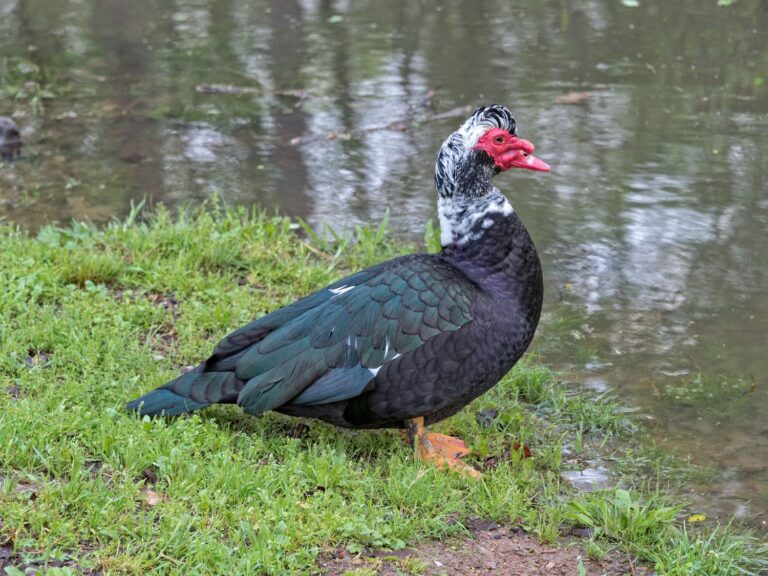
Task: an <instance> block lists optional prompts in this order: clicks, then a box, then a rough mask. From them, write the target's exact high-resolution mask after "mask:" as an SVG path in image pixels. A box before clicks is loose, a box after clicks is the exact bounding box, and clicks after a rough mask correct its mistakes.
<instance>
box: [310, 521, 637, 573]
mask: <svg viewBox="0 0 768 576" xmlns="http://www.w3.org/2000/svg"><path fill="white" fill-rule="evenodd" d="M579 559H581V562H582V563H583V566H584V569H585V570H586V574H587V575H588V576H624V575H637V576H641V575H647V574H650V572H648V571H647V570H645V569H643V568H641V567H638V566H630V560H629V558H627V557H625V556H622V555H621V554H619V553H614V554H611V555H609V556H608V557H606V558H605V559H604V560H602V561H596V560H590V559H589V558H587V555H586V553H585V552H584V550H583V549H582V547H580V546H579V543H578V541H576V542H575V543H573V545H563V546H561V547H553V546H547V545H544V544H542V543H541V542H539V540H538V539H537V538H536V537H534V536H531V535H529V534H525V533H524V532H522V531H510V530H509V529H507V528H504V527H500V526H497V525H496V524H494V523H492V522H488V523H487V527H486V526H483V525H482V524H479V525H478V527H477V528H474V529H473V530H472V534H471V535H470V536H468V537H466V538H459V539H453V540H447V541H445V542H436V541H433V542H426V543H424V544H422V545H421V546H418V547H417V548H413V549H409V550H402V551H399V552H384V553H381V552H378V553H374V554H368V555H366V554H360V555H353V554H349V553H348V552H346V551H345V550H338V551H336V552H335V553H332V554H329V555H327V556H326V557H325V558H322V559H321V562H320V564H319V569H320V573H321V574H323V575H324V576H344V575H345V574H347V573H350V574H354V573H355V570H360V573H361V574H370V573H374V574H377V576H401V575H402V574H404V573H405V574H407V573H411V572H410V570H408V567H413V573H417V574H424V575H425V576H491V575H493V576H531V575H535V574H546V575H550V576H576V575H577V574H579V570H578V566H579ZM404 569H405V570H406V571H405V572H404Z"/></svg>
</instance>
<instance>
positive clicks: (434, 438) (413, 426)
mask: <svg viewBox="0 0 768 576" xmlns="http://www.w3.org/2000/svg"><path fill="white" fill-rule="evenodd" d="M407 426H408V428H407V430H405V431H404V432H406V434H407V435H408V439H409V441H410V444H411V447H413V450H414V452H415V453H416V455H417V456H418V457H419V458H421V459H422V460H424V461H425V462H432V463H434V464H435V466H437V467H438V468H443V469H450V470H455V471H456V472H458V473H460V474H463V475H467V476H470V477H472V478H480V477H481V476H482V474H481V473H480V472H478V471H477V470H475V469H474V468H472V466H470V465H469V464H465V463H464V462H462V461H461V460H459V458H461V457H462V456H466V455H467V454H469V453H470V452H471V451H470V449H469V448H467V445H466V444H465V443H464V441H463V440H460V439H459V438H454V437H453V436H446V435H445V434H437V433H436V432H427V431H426V429H425V428H424V418H421V417H420V418H413V419H412V420H408V421H407ZM404 436H405V434H404Z"/></svg>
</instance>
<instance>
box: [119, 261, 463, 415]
mask: <svg viewBox="0 0 768 576" xmlns="http://www.w3.org/2000/svg"><path fill="white" fill-rule="evenodd" d="M476 290H477V287H476V286H475V285H474V284H472V283H471V282H470V281H469V280H468V279H467V278H466V277H465V276H464V274H463V273H461V271H460V270H458V269H457V268H456V267H454V266H453V265H452V264H450V263H448V262H446V261H444V260H443V259H441V258H440V257H439V256H436V255H428V254H415V255H412V256H405V257H402V258H397V259H395V260H391V261H389V262H385V263H383V264H380V265H378V266H374V267H372V268H369V269H367V270H363V271H362V272H358V273H356V274H353V275H351V276H348V277H347V278H344V279H343V280H340V281H339V282H336V283H335V284H331V285H330V286H329V287H328V288H325V289H323V290H319V291H318V292H315V293H314V294H311V295H309V296H307V297H306V298H303V299H301V300H299V301H298V302H295V303H293V304H291V305H289V306H286V307H285V308H281V309H279V310H276V311H275V312H272V313H271V314H267V315H266V316H263V317H261V318H259V319H258V320H255V321H253V322H251V323H250V324H248V325H246V326H243V327H242V328H240V329H239V330H236V331H235V332H233V333H232V334H230V335H229V336H227V337H226V338H224V340H222V341H221V342H220V343H219V345H218V346H217V347H216V349H215V350H214V353H213V355H212V356H211V357H210V358H208V360H206V361H205V362H204V363H203V364H202V365H201V366H199V367H198V368H197V369H196V370H195V371H193V372H189V373H187V374H183V375H181V376H179V377H178V378H176V379H175V380H173V381H171V382H169V383H167V384H165V385H164V386H161V387H160V388H158V389H157V390H154V391H152V392H150V393H148V394H145V395H144V396H142V397H141V398H137V399H136V400H134V401H132V402H130V403H129V404H128V409H130V410H139V411H140V413H141V414H161V413H163V414H166V415H176V414H181V413H183V412H188V411H191V410H196V409H199V408H203V407H205V406H209V405H210V404H213V403H219V402H225V403H234V402H237V403H238V404H240V405H241V406H242V407H243V408H244V409H245V410H246V411H247V412H250V413H252V414H259V413H261V412H264V411H267V410H272V409H275V408H278V407H280V406H283V405H285V404H294V405H304V406H308V405H317V404H327V403H332V402H338V401H341V400H347V399H350V398H354V397H356V396H359V395H360V394H363V393H365V392H366V391H367V390H371V389H372V387H374V386H375V382H374V380H375V378H376V374H377V373H378V371H379V369H381V368H382V367H383V366H384V365H386V364H387V363H388V362H390V361H392V360H393V359H395V358H396V357H399V356H400V355H402V354H407V353H408V352H412V351H414V350H416V349H418V348H419V347H420V346H421V345H423V344H424V343H425V342H426V341H427V340H429V339H430V338H432V337H434V336H436V335H437V334H440V333H443V332H450V331H454V330H458V329H459V328H460V327H461V326H462V325H464V324H466V323H467V322H469V321H470V320H471V319H472V312H471V304H472V297H473V295H474V294H475V292H476Z"/></svg>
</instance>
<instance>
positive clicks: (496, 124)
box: [435, 104, 517, 198]
mask: <svg viewBox="0 0 768 576" xmlns="http://www.w3.org/2000/svg"><path fill="white" fill-rule="evenodd" d="M491 128H502V129H504V130H506V131H507V132H509V133H510V134H512V135H515V134H516V133H517V123H516V122H515V117H514V116H512V113H511V112H510V111H509V110H508V109H507V108H506V107H505V106H501V105H499V104H491V105H490V106H483V107H481V108H478V109H477V110H475V111H474V112H473V113H472V115H471V116H470V117H469V118H467V120H466V121H465V122H464V123H463V124H462V125H461V126H460V127H459V129H458V130H456V132H454V133H453V134H451V135H450V136H449V137H448V138H446V140H445V142H443V145H442V147H441V148H440V153H439V154H438V156H437V162H436V164H435V188H437V193H438V195H439V196H440V197H443V198H445V197H450V196H453V194H454V192H455V191H456V188H457V186H458V185H459V183H460V182H461V181H462V180H464V179H465V175H464V174H463V173H462V172H463V171H465V170H471V169H472V168H473V167H472V166H471V165H468V162H467V160H469V156H470V154H471V153H472V148H473V147H474V146H475V145H476V144H477V141H478V139H479V138H480V137H481V136H482V135H483V134H485V133H486V132H487V131H488V130H490V129H491Z"/></svg>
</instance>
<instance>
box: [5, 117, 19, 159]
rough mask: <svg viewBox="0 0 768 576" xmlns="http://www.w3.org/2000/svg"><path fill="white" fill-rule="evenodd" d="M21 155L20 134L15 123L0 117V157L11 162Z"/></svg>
mask: <svg viewBox="0 0 768 576" xmlns="http://www.w3.org/2000/svg"><path fill="white" fill-rule="evenodd" d="M20 155H21V134H20V133H19V128H18V127H17V126H16V122H14V121H13V120H11V119H10V118H8V117H7V116H0V157H2V159H3V160H6V161H7V162H13V161H14V160H16V158H18V157H19V156H20Z"/></svg>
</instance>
